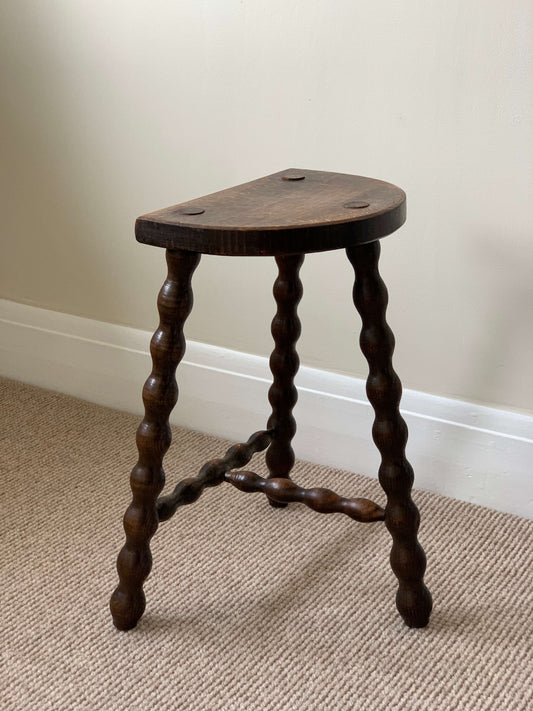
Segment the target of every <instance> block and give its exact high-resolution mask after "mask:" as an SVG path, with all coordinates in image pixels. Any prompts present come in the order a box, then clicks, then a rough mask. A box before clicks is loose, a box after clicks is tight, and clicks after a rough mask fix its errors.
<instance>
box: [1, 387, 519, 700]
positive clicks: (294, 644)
mask: <svg viewBox="0 0 533 711" xmlns="http://www.w3.org/2000/svg"><path fill="white" fill-rule="evenodd" d="M0 396H1V406H2V426H1V432H0V440H1V451H0V466H1V472H0V477H1V479H0V480H1V482H2V496H1V522H2V526H1V531H2V532H1V536H2V546H1V551H2V553H1V610H2V615H1V621H0V638H1V645H2V652H1V658H0V664H1V670H0V674H1V681H0V708H2V709H9V711H11V710H13V711H15V710H16V711H21V710H25V709H36V710H42V711H44V710H46V709H87V710H88V711H89V710H90V711H96V710H98V709H106V710H113V709H124V710H126V709H127V710H128V711H129V710H132V711H133V710H134V709H139V710H141V709H142V710H143V711H145V710H149V709H158V711H166V710H167V709H168V710H170V709H172V710H174V709H191V710H195V709H199V710H203V709H206V710H209V711H217V710H224V711H233V710H235V711H247V710H248V709H249V710H251V709H253V710H254V711H258V710H259V711H274V710H276V709H304V710H308V709H309V710H314V709H316V710H319V709H320V710H322V709H387V711H392V710H394V709H398V710H402V711H404V710H409V711H416V710H417V709H431V711H437V710H438V709H446V711H450V709H454V710H455V709H479V710H483V711H485V710H486V709H494V710H497V711H514V710H518V709H520V710H524V709H531V708H532V706H531V703H532V701H531V678H530V677H531V673H532V657H531V646H532V639H531V632H532V608H533V604H532V603H533V600H532V570H533V564H532V563H533V561H532V550H533V546H532V543H533V524H532V522H530V521H526V520H524V519H520V518H517V517H514V516H510V515H504V514H501V513H496V512H493V511H490V510H488V509H484V508H480V507H476V506H473V505H469V504H465V503H460V502H457V501H453V500H450V499H445V498H443V497H439V496H435V495H432V494H427V493H423V492H417V494H416V500H417V503H418V504H419V506H420V509H421V512H422V516H423V525H422V528H421V540H422V543H423V545H424V547H425V549H426V552H427V554H428V560H429V565H428V573H427V578H426V579H427V583H428V586H429V587H430V588H431V590H432V592H433V596H434V603H435V609H434V613H433V617H432V620H431V623H430V626H429V627H428V628H427V629H425V630H410V629H408V628H406V627H405V626H404V625H403V623H402V621H401V620H400V618H399V617H398V615H397V613H396V610H395V607H394V594H395V579H394V577H393V575H392V572H391V571H390V569H389V566H388V560H387V558H388V552H389V545H390V544H389V536H388V533H387V531H386V530H385V528H384V527H383V525H382V524H371V525H361V524H357V523H355V522H353V521H351V520H350V519H348V518H347V517H345V516H341V515H330V516H325V515H320V514H317V513H315V512H313V511H310V510H309V509H307V508H306V507H304V506H301V505H297V504H295V505H292V506H291V507H289V509H285V510H281V511H280V510H272V509H271V508H270V507H269V506H268V505H267V503H266V501H265V499H264V497H263V496H262V495H260V494H243V493H241V492H239V491H236V490H235V489H233V488H232V487H230V486H228V485H222V486H221V487H218V488H217V489H209V490H207V491H206V492H205V493H204V495H203V496H202V498H201V499H200V500H199V501H198V502H197V503H195V504H193V505H192V506H188V507H183V508H181V509H180V510H179V511H178V513H177V515H176V516H175V517H174V518H173V519H172V520H171V521H169V522H167V523H164V524H162V525H161V527H160V529H159V531H158V533H157V535H156V537H155V538H154V542H153V543H154V544H153V552H154V569H153V571H152V575H151V577H150V578H149V580H148V582H147V585H146V591H147V597H148V606H147V611H146V613H145V616H144V618H143V620H142V621H141V623H140V624H139V626H138V627H137V629H135V630H134V631H132V632H129V633H123V632H118V631H116V630H115V629H114V628H113V627H112V624H111V619H110V616H109V613H108V607H107V605H108V598H109V595H110V593H111V591H112V589H113V588H114V586H115V583H116V573H115V569H114V561H115V558H116V554H117V552H118V549H119V547H120V546H121V545H122V539H123V534H122V528H121V518H122V514H123V512H124V509H125V507H126V505H127V503H128V502H129V488H128V474H129V470H130V468H131V466H132V464H133V463H134V461H135V455H136V451H135V447H134V432H135V428H136V426H137V423H138V417H135V416H130V415H125V414H123V413H120V412H116V411H113V410H109V409H106V408H102V407H98V406H95V405H91V404H88V403H85V402H82V401H78V400H74V399H72V398H69V397H65V396H63V395H58V394H55V393H51V392H47V391H43V390H39V389H37V388H32V387H29V386H26V385H21V384H18V383H12V382H9V381H5V380H3V381H1V380H0ZM249 434H250V433H248V432H246V433H243V440H244V439H246V437H247V436H248V435H249ZM225 446H226V443H225V442H221V441H219V440H216V439H214V438H211V437H206V436H204V435H200V434H198V433H194V432H188V431H185V430H176V431H175V439H174V443H173V446H172V448H171V450H170V453H169V456H168V458H167V474H168V480H169V484H172V483H173V482H175V481H176V480H177V479H178V478H181V477H182V476H189V475H191V473H196V472H197V470H198V469H199V467H200V465H201V464H203V462H204V461H205V460H206V459H208V458H211V457H213V456H220V455H221V454H222V453H223V452H224V451H225ZM354 456H355V455H354ZM256 459H257V460H258V461H259V460H260V459H261V455H257V456H256ZM249 468H252V465H250V467H249ZM254 468H255V470H256V471H264V470H263V469H262V467H261V465H260V464H257V466H255V467H254ZM295 478H296V479H297V480H298V481H299V482H301V483H302V484H304V485H322V486H329V487H332V488H335V489H336V490H337V491H338V492H339V493H343V494H346V495H363V496H369V497H375V498H376V499H377V500H378V501H380V502H382V501H383V496H382V494H381V493H380V491H379V487H378V485H377V482H376V481H375V480H372V479H368V478H364V477H361V476H356V475H353V474H348V473H346V472H341V471H335V470H332V469H326V468H324V467H318V466H313V465H309V464H304V463H298V465H297V469H296V472H295Z"/></svg>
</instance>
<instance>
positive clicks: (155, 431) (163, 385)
mask: <svg viewBox="0 0 533 711" xmlns="http://www.w3.org/2000/svg"><path fill="white" fill-rule="evenodd" d="M199 261H200V255H199V254H196V253H194V252H184V251H171V250H167V264H168V277H167V279H166V281H165V283H164V284H163V286H162V288H161V291H160V292H159V296H158V299H157V307H158V310H159V317H160V322H159V327H158V329H157V331H156V332H155V333H154V335H153V337H152V341H151V344H150V352H151V354H152V372H151V374H150V376H149V378H148V380H147V381H146V383H145V385H144V388H143V401H144V408H145V415H144V419H143V421H142V422H141V424H140V425H139V428H138V430H137V448H138V450H139V460H138V462H137V464H136V465H135V467H134V468H133V471H132V472H131V477H130V484H131V490H132V493H133V498H132V502H131V504H130V505H129V507H128V509H127V510H126V513H125V515H124V531H125V532H126V543H125V544H124V547H123V548H122V550H121V551H120V553H119V556H118V560H117V569H118V573H119V584H118V587H117V588H116V590H115V592H114V593H113V595H112V596H111V603H110V607H111V613H112V615H113V622H114V623H115V626H116V627H118V629H120V630H129V629H131V628H132V627H135V625H136V624H137V622H138V621H139V619H140V618H141V616H142V614H143V612H144V608H145V596H144V592H143V583H144V581H145V580H146V578H147V577H148V574H149V573H150V569H151V567H152V555H151V553H150V546H149V543H150V539H151V538H152V536H153V535H154V533H155V532H156V530H157V527H158V524H159V521H158V516H157V512H156V499H157V497H158V495H159V493H160V492H161V489H162V488H163V485H164V483H165V474H164V471H163V467H162V462H163V457H164V455H165V453H166V451H167V450H168V448H169V446H170V441H171V439H172V434H171V430H170V425H169V423H168V418H169V415H170V412H171V410H172V408H173V407H174V405H175V404H176V402H177V399H178V386H177V384H176V379H175V373H176V367H177V365H178V363H179V362H180V360H181V359H182V357H183V354H184V352H185V339H184V337H183V324H184V322H185V320H186V318H187V316H188V315H189V313H190V311H191V308H192V302H193V295H192V289H191V278H192V274H193V272H194V270H195V268H196V266H197V265H198V262H199Z"/></svg>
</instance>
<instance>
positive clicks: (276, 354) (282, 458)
mask: <svg viewBox="0 0 533 711" xmlns="http://www.w3.org/2000/svg"><path fill="white" fill-rule="evenodd" d="M303 261H304V255H303V254H291V255H288V256H282V257H276V263H277V265H278V270H279V273H278V277H277V279H276V281H275V282H274V298H275V299H276V304H277V312H276V315H275V316H274V319H273V320H272V327H271V330H272V336H273V338H274V344H275V347H274V351H273V352H272V355H271V356H270V370H271V371H272V375H273V376H274V380H273V382H272V385H271V387H270V390H269V392H268V399H269V402H270V404H271V405H272V414H271V415H270V418H269V420H268V422H267V429H269V430H272V431H273V439H272V444H271V445H270V447H269V448H268V450H267V453H266V464H267V467H268V471H269V472H270V474H269V477H268V478H269V479H272V478H278V477H282V478H286V479H288V478H289V473H290V471H291V469H292V467H293V464H294V451H293V449H292V447H291V440H292V438H293V437H294V435H295V433H296V421H295V419H294V417H293V416H292V409H293V407H294V406H295V404H296V400H297V399H298V391H297V390H296V387H295V386H294V377H295V375H296V373H297V372H298V366H299V365H300V359H299V358H298V353H297V352H296V347H295V346H296V341H297V340H298V338H299V336H300V331H301V326H300V319H299V318H298V314H297V311H296V309H297V306H298V303H299V301H300V299H301V298H302V293H303V289H302V282H301V281H300V279H299V276H298V273H299V271H300V267H301V266H302V263H303ZM269 502H270V504H271V505H272V506H274V507H276V508H282V507H284V506H287V504H286V503H281V502H276V501H273V500H272V499H269Z"/></svg>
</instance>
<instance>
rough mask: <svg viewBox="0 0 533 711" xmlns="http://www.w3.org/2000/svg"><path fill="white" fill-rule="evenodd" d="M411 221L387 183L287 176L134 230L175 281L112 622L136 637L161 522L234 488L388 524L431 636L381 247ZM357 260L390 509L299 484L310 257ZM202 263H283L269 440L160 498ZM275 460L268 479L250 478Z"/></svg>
mask: <svg viewBox="0 0 533 711" xmlns="http://www.w3.org/2000/svg"><path fill="white" fill-rule="evenodd" d="M404 222H405V194H404V192H403V191H402V190H400V189H399V188H397V187H395V186H394V185H391V184H389V183H384V182H382V181H380V180H372V179H370V178H362V177H359V176H355V175H345V174H341V173H325V172H320V171H314V170H294V169H291V170H286V171H283V172H281V173H275V174H274V175H268V176H266V177H264V178H260V179H259V180H254V181H252V182H250V183H245V184H243V185H239V186H237V187H234V188H230V189H228V190H222V191H221V192H218V193H214V194H212V195H207V196H206V197H203V198H199V199H197V200H192V201H190V202H186V203H182V204H180V205H176V206H173V207H169V208H166V209H164V210H159V211H157V212H152V213H150V214H148V215H144V216H142V217H140V218H139V219H138V220H137V222H136V227H135V234H136V238H137V240H138V241H139V242H143V243H145V244H150V245H155V246H156V247H163V248H165V249H166V256H167V264H168V276H167V279H166V281H165V283H164V284H163V287H162V288H161V291H160V292H159V297H158V301H157V305H158V309H159V316H160V323H159V327H158V329H157V330H156V332H155V333H154V336H153V338H152V341H151V345H150V351H151V354H152V362H153V368H152V372H151V374H150V376H149V378H148V380H147V381H146V383H145V385H144V389H143V400H144V406H145V416H144V419H143V421H142V422H141V424H140V426H139V429H138V430H137V447H138V450H139V460H138V462H137V464H136V465H135V467H134V468H133V471H132V473H131V479H130V483H131V489H132V492H133V499H132V502H131V504H130V506H129V507H128V509H127V510H126V514H125V516H124V530H125V532H126V542H125V544H124V546H123V548H122V550H121V551H120V553H119V556H118V561H117V568H118V573H119V585H118V587H117V588H116V590H115V592H114V593H113V595H112V597H111V612H112V615H113V621H114V623H115V625H116V627H118V629H121V630H128V629H131V628H132V627H135V625H136V624H137V622H138V620H139V619H140V617H141V615H142V614H143V612H144V608H145V596H144V592H143V583H144V581H145V579H146V578H147V576H148V574H149V572H150V569H151V567H152V557H151V553H150V547H149V543H150V539H151V538H152V536H153V535H154V533H155V532H156V530H157V527H158V525H159V522H160V521H166V520H168V519H169V518H170V517H171V516H172V515H173V514H174V513H175V511H176V509H177V508H178V507H179V506H181V505H184V504H191V503H193V502H194V501H196V500H197V499H198V498H199V496H200V495H201V493H202V491H203V490H204V488H205V487H208V486H217V485H218V484H222V483H223V482H229V483H230V484H233V486H235V487H237V488H238V489H240V490H241V491H246V492H259V491H262V492H264V493H265V494H266V496H267V497H268V499H269V501H270V503H271V504H272V506H274V507H283V506H286V505H287V503H288V502H291V501H299V502H301V503H304V504H305V505H306V506H309V507H310V508H311V509H314V510H315V511H318V512H321V513H333V512H339V513H345V514H347V515H348V516H350V517H351V518H353V519H354V520H356V521H361V522H373V521H385V525H386V526H387V528H388V530H389V532H390V534H391V536H392V550H391V555H390V562H391V566H392V569H393V571H394V573H395V574H396V577H397V578H398V583H399V586H398V592H397V595H396V605H397V607H398V610H399V612H400V614H401V616H402V617H403V619H404V620H405V622H406V624H407V625H409V626H410V627H424V626H425V625H427V623H428V620H429V615H430V612H431V595H430V593H429V591H428V589H427V588H426V587H425V585H424V582H423V576H424V572H425V568H426V558H425V555H424V551H423V550H422V547H421V546H420V544H419V543H418V541H417V532H418V525H419V519H420V517H419V513H418V509H417V508H416V506H415V504H414V503H413V501H412V499H411V487H412V484H413V476H414V475H413V470H412V468H411V465H410V464H409V462H408V461H407V460H406V458H405V445H406V442H407V426H406V424H405V422H404V420H403V418H402V417H401V415H400V412H399V403H400V397H401V390H402V386H401V383H400V380H399V378H398V376H397V375H396V373H395V372H394V370H393V367H392V353H393V349H394V336H393V334H392V331H391V329H390V328H389V326H388V325H387V322H386V320H385V311H386V307H387V289H386V287H385V284H384V283H383V281H382V279H381V277H380V275H379V272H378V259H379V253H380V244H379V241H378V240H379V239H380V238H381V237H385V236H386V235H388V234H390V233H391V232H394V231H395V230H396V229H398V227H400V226H401V225H402V224H403V223H404ZM340 248H345V249H346V253H347V255H348V259H349V260H350V262H351V264H352V266H353V268H354V271H355V285H354V289H353V301H354V304H355V307H356V308H357V310H358V311H359V314H360V316H361V319H362V331H361V337H360V345H361V349H362V351H363V354H364V356H365V357H366V359H367V361H368V366H369V376H368V380H367V394H368V399H369V401H370V403H371V405H372V407H373V408H374V411H375V420H374V426H373V428H372V436H373V439H374V442H375V444H376V446H377V447H378V449H379V451H380V454H381V466H380V468H379V481H380V483H381V486H382V487H383V489H384V491H385V493H386V495H387V504H386V507H385V509H383V508H381V507H380V506H378V505H377V504H375V503H373V502H372V501H369V500H368V499H347V498H343V497H341V496H339V495H337V494H336V493H334V492H333V491H329V490H328V489H303V488H301V487H300V486H297V485H296V484H295V483H294V482H293V481H292V480H291V479H290V478H289V474H290V471H291V468H292V466H293V464H294V452H293V450H292V447H291V440H292V438H293V437H294V434H295V432H296V423H295V420H294V418H293V416H292V409H293V407H294V405H295V403H296V399H297V391H296V388H295V386H294V377H295V375H296V372H297V370H298V365H299V360H298V355H297V353H296V349H295V344H296V341H297V340H298V337H299V335H300V321H299V319H298V316H297V312H296V308H297V305H298V302H299V301H300V298H301V296H302V284H301V282H300V279H299V277H298V272H299V269H300V266H301V264H302V262H303V259H304V255H305V254H306V253H308V252H322V251H326V250H331V249H340ZM201 254H218V255H232V256H243V255H248V256H274V257H275V258H276V262H277V265H278V268H279V275H278V277H277V279H276V281H275V283H274V297H275V299H276V303H277V313H276V315H275V316H274V320H273V321H272V335H273V337H274V343H275V348H274V351H273V353H272V356H271V358H270V368H271V371H272V374H273V383H272V386H271V387H270V390H269V401H270V404H271V406H272V414H271V416H270V418H269V420H268V422H267V425H266V427H267V428H266V430H264V431H260V432H256V433H255V434H253V435H252V436H251V437H250V438H249V439H248V441H247V442H246V443H245V444H237V445H235V446H233V447H231V448H230V449H228V451H227V452H226V454H225V455H224V457H223V458H222V459H214V460H212V461H210V462H207V463H206V464H204V466H203V467H202V468H201V469H200V472H199V474H198V476H196V477H191V478H187V479H184V480H182V481H181V482H179V483H178V485H177V486H176V488H175V489H174V491H173V493H171V494H170V495H168V496H163V497H160V496H159V495H160V493H161V490H162V488H163V485H164V481H165V474H164V471H163V467H162V463H163V457H164V455H165V453H166V451H167V450H168V448H169V446H170V441H171V431H170V426H169V422H168V418H169V415H170V412H171V410H172V408H173V407H174V405H175V404H176V402H177V399H178V387H177V384H176V380H175V373H176V367H177V365H178V363H179V362H180V360H181V359H182V357H183V354H184V352H185V340H184V337H183V324H184V322H185V320H186V318H187V316H188V315H189V313H190V311H191V308H192V302H193V295H192V289H191V278H192V274H193V272H194V270H195V268H196V267H197V265H198V263H199V261H200V256H201ZM263 450H266V464H267V467H268V470H269V476H268V478H266V479H265V478H263V477H260V476H258V475H257V474H255V473H253V472H248V471H240V472H236V471H233V470H234V469H240V468H242V467H244V466H245V465H246V464H248V462H249V461H250V460H251V458H252V456H253V455H254V454H255V453H256V452H260V451H263Z"/></svg>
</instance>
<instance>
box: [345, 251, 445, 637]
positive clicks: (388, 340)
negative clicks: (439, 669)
mask: <svg viewBox="0 0 533 711" xmlns="http://www.w3.org/2000/svg"><path fill="white" fill-rule="evenodd" d="M347 254H348V259H349V260H350V262H351V263H352V266H353V268H354V271H355V284H354V289H353V300H354V304H355V306H356V308H357V310H358V311H359V314H360V315H361V319H362V322H363V327H362V331H361V337H360V345H361V350H362V351H363V354H364V356H365V357H366V359H367V361H368V366H369V375H368V380H367V388H366V389H367V394H368V399H369V400H370V403H371V405H372V407H373V408H374V412H375V420H374V425H373V428H372V436H373V438H374V442H375V444H376V446H377V448H378V449H379V451H380V454H381V465H380V468H379V481H380V483H381V486H382V487H383V489H384V491H385V493H386V494H387V506H386V508H385V524H386V526H387V528H388V529H389V532H390V534H391V536H392V550H391V556H390V561H391V566H392V569H393V571H394V573H395V574H396V577H397V578H398V583H399V586H398V593H397V596H396V604H397V607H398V611H399V612H400V614H401V615H402V617H403V619H404V620H405V622H406V623H407V625H409V626H410V627H425V626H426V625H427V623H428V620H429V615H430V613H431V607H432V602H431V595H430V593H429V591H428V589H427V588H426V586H425V585H424V583H423V577H424V572H425V569H426V556H425V554H424V551H423V550H422V547H421V545H420V544H419V543H418V540H417V532H418V526H419V521H420V517H419V513H418V509H417V507H416V506H415V504H414V502H413V500H412V498H411V488H412V485H413V479H414V474H413V469H412V467H411V465H410V464H409V462H408V461H407V459H406V457H405V445H406V443H407V425H406V424H405V421H404V419H403V418H402V416H401V415H400V410H399V405H400V398H401V394H402V386H401V383H400V379H399V377H398V376H397V374H396V373H395V371H394V369H393V367H392V354H393V351H394V335H393V333H392V331H391V329H390V327H389V326H388V324H387V322H386V318H385V314H386V309H387V302H388V295H387V289H386V287H385V284H384V282H383V280H382V279H381V276H380V274H379V271H378V260H379V254H380V244H379V242H373V243H371V244H367V245H363V246H359V247H354V248H350V249H348V250H347Z"/></svg>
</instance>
